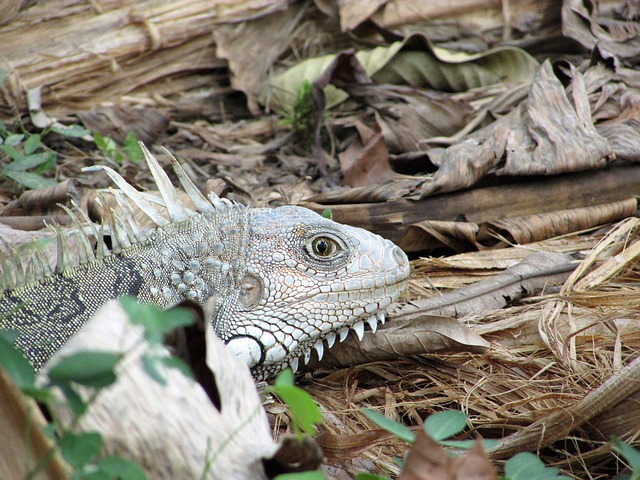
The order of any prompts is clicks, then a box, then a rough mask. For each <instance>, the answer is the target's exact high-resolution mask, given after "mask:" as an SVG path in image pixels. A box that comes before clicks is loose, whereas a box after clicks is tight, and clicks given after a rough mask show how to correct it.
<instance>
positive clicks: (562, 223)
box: [477, 198, 638, 248]
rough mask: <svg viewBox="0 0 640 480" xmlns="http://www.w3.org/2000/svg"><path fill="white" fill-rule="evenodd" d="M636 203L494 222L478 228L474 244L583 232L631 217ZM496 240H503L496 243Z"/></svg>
mask: <svg viewBox="0 0 640 480" xmlns="http://www.w3.org/2000/svg"><path fill="white" fill-rule="evenodd" d="M637 203H638V202H637V200H636V199H635V198H629V199H627V200H622V201H619V202H614V203H607V204H605V205H595V206H593V207H584V208H574V209H571V210H560V211H558V212H549V213H541V214H538V215H527V216H525V217H515V218H505V219H502V220H495V221H491V222H487V223H484V224H482V225H481V226H480V229H479V232H478V237H477V241H478V243H479V244H482V246H485V247H493V248H495V247H496V246H499V247H504V246H507V245H512V244H518V245H523V244H526V243H533V242H539V241H541V240H546V239H548V238H553V237H557V236H560V235H566V234H567V233H572V232H579V231H581V230H587V229H589V228H592V227H596V226H598V225H605V224H607V223H613V222H617V221H619V220H622V219H623V218H626V217H629V216H631V215H633V213H634V212H635V211H636V208H637ZM496 237H497V238H496ZM497 239H504V240H500V241H498V240H497Z"/></svg>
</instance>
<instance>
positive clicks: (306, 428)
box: [271, 384, 322, 436]
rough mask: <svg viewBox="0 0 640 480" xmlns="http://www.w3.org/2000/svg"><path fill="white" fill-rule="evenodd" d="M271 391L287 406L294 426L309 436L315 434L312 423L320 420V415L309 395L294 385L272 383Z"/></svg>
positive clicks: (317, 422) (314, 423)
mask: <svg viewBox="0 0 640 480" xmlns="http://www.w3.org/2000/svg"><path fill="white" fill-rule="evenodd" d="M271 391H272V392H273V393H274V395H276V396H277V397H278V398H279V399H280V400H282V401H283V402H284V403H285V404H286V405H287V407H288V408H289V414H290V415H291V420H292V421H293V424H294V427H298V428H300V429H301V430H302V431H303V432H304V433H306V434H307V435H309V436H313V435H315V429H314V425H316V424H319V423H320V422H322V415H321V414H320V409H319V408H318V405H317V404H316V402H314V401H313V398H311V395H309V394H308V393H307V392H305V391H304V390H302V389H301V388H299V387H296V386H295V385H282V384H281V385H274V386H273V387H271Z"/></svg>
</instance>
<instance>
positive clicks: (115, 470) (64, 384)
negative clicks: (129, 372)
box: [0, 298, 193, 480]
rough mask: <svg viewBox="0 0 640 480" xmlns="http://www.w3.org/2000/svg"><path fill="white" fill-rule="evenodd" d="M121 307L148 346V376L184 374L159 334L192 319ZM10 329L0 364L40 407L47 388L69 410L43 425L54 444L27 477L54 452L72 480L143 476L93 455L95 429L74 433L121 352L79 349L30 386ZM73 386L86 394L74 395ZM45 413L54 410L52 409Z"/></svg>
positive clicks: (4, 334)
mask: <svg viewBox="0 0 640 480" xmlns="http://www.w3.org/2000/svg"><path fill="white" fill-rule="evenodd" d="M121 304H122V307H123V309H124V310H125V311H126V312H127V313H128V314H129V318H130V319H131V322H132V323H134V324H136V325H141V326H142V327H143V329H144V338H145V340H147V342H148V343H149V344H150V345H151V349H150V350H149V352H148V353H147V354H145V356H144V357H143V360H142V361H143V365H144V367H145V369H146V371H147V372H148V373H149V375H150V376H151V378H153V379H154V380H155V381H157V382H159V383H161V384H164V383H165V382H166V380H165V379H164V377H163V376H162V375H161V374H160V371H159V368H158V366H159V365H163V366H166V367H169V368H178V369H179V370H180V371H182V372H184V373H187V374H190V370H189V368H188V367H187V366H186V365H185V364H184V363H183V362H182V361H181V360H179V359H177V358H174V357H172V356H167V355H166V353H164V354H161V353H160V345H161V343H162V337H163V335H164V334H165V333H168V332H169V331H171V330H172V329H174V328H176V327H179V326H185V325H189V324H190V323H192V322H193V318H192V317H191V314H190V313H189V312H187V311H186V310H182V309H174V310H171V311H162V310H160V309H158V308H156V307H153V306H151V305H142V304H139V303H138V302H137V301H136V300H135V299H132V298H125V299H122V300H121ZM16 337H17V334H16V332H11V331H0V365H1V368H2V369H3V370H4V371H5V373H6V374H7V375H8V376H9V377H10V378H11V379H12V380H13V382H14V383H15V384H16V385H17V386H18V387H19V388H20V389H21V390H22V392H23V393H24V394H25V395H28V396H30V397H32V398H34V399H36V400H37V401H38V402H40V403H42V404H44V405H45V406H48V407H51V406H52V405H53V402H54V394H53V389H54V388H57V389H59V390H60V391H61V392H62V394H63V395H64V399H65V401H66V403H67V405H68V406H69V409H70V410H71V412H72V414H73V420H72V422H71V425H69V427H67V428H63V427H62V426H61V423H60V422H59V421H57V419H56V418H55V416H54V418H53V420H52V423H50V424H49V425H47V426H46V427H45V433H46V434H48V435H49V436H50V437H51V438H52V439H53V441H54V446H53V447H52V448H51V450H50V451H49V452H48V453H47V455H45V456H44V457H43V459H42V460H41V461H40V462H39V463H38V464H36V465H32V466H31V469H30V471H29V474H28V478H33V477H34V476H36V475H37V473H38V472H40V471H41V470H42V469H44V468H45V467H46V465H47V462H48V461H50V459H51V457H52V456H53V454H54V453H55V452H58V453H59V454H60V455H61V456H62V457H63V458H64V460H65V461H66V462H67V463H68V464H69V466H70V467H71V468H72V473H71V478H72V479H73V480H110V479H114V480H115V479H120V480H144V479H145V475H144V472H143V471H142V469H141V468H140V467H138V466H137V465H136V464H135V463H133V462H131V461H129V460H126V459H123V458H120V457H114V456H109V457H106V458H102V459H99V457H98V455H99V453H100V450H101V448H102V443H103V440H102V437H101V435H100V434H99V433H97V432H80V433H78V432H75V427H76V426H77V424H78V421H79V420H80V418H81V417H82V415H83V414H84V413H85V412H86V411H87V408H88V407H89V406H90V404H91V402H92V401H93V400H94V399H95V398H96V396H97V395H98V393H99V392H100V391H101V390H102V389H104V388H106V387H108V386H109V385H111V384H113V383H114V382H115V381H116V370H115V369H116V366H117V364H118V362H119V361H120V360H121V359H122V358H123V355H122V354H121V353H117V352H104V351H96V352H92V351H80V352H77V353H74V354H72V355H69V356H67V357H64V358H63V359H61V360H60V361H58V362H57V363H56V364H55V365H54V366H53V367H52V368H51V369H50V370H49V373H48V381H47V383H46V384H45V385H39V386H38V385H36V377H35V373H34V371H33V368H32V367H31V365H30V364H29V362H28V361H27V360H26V359H25V358H24V356H23V355H22V353H21V352H20V351H18V350H17V349H16V348H15V346H14V341H15V339H16ZM79 387H82V388H83V389H84V391H85V392H86V391H87V389H89V392H90V393H89V395H88V397H87V396H86V395H85V396H83V395H81V394H80V390H79ZM49 411H51V412H54V410H53V409H52V408H49Z"/></svg>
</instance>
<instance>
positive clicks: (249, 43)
mask: <svg viewBox="0 0 640 480" xmlns="http://www.w3.org/2000/svg"><path fill="white" fill-rule="evenodd" d="M273 7H275V8H272V9H270V10H268V11H267V12H264V13H268V15H264V14H263V15H261V16H259V17H257V18H252V19H251V20H249V21H245V22H242V23H237V24H227V25H220V26H218V27H217V28H215V29H214V30H213V32H212V33H213V38H214V39H215V41H216V55H217V56H218V58H225V59H227V61H228V62H229V69H230V70H231V72H232V73H233V76H232V78H231V85H232V86H233V88H235V89H237V90H240V91H242V92H244V93H245V94H246V95H247V102H248V106H249V110H250V111H251V113H253V114H254V115H257V114H258V113H259V111H260V108H259V107H258V100H257V99H258V96H259V95H260V92H261V90H262V85H263V83H264V79H265V78H266V76H267V72H268V71H269V70H270V69H271V67H272V64H273V62H274V61H275V60H276V59H277V58H278V57H279V56H280V54H281V53H282V52H283V51H284V50H285V49H287V48H288V47H289V43H290V41H291V34H292V32H293V31H294V29H295V28H296V26H297V25H298V23H299V22H300V18H301V17H302V14H303V12H304V10H305V3H304V2H298V3H288V4H287V3H286V2H285V3H280V4H278V3H276V4H274V5H273ZM267 38H268V41H265V39H267Z"/></svg>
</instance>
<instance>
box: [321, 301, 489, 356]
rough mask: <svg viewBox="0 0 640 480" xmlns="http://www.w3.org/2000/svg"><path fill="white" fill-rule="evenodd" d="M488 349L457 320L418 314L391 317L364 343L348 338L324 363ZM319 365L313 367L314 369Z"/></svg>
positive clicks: (328, 353)
mask: <svg viewBox="0 0 640 480" xmlns="http://www.w3.org/2000/svg"><path fill="white" fill-rule="evenodd" d="M488 347H489V342H487V341H486V340H484V339H483V338H482V337H480V336H479V335H477V334H475V333H474V332H473V330H472V329H471V328H469V326H467V325H465V324H464V323H462V322H460V321H458V320H456V319H454V318H450V317H445V316H437V315H429V314H417V313H416V314H415V315H412V316H411V318H408V316H407V317H405V318H404V319H402V320H397V321H396V320H394V317H393V316H391V317H390V318H389V321H388V322H387V323H386V324H385V325H382V326H380V327H379V328H378V331H377V332H376V333H375V334H374V333H373V332H371V331H366V332H365V333H364V337H363V339H362V340H361V341H359V340H358V339H357V338H356V337H355V335H350V336H348V337H347V339H346V340H345V341H344V342H342V343H339V344H337V345H335V346H334V347H333V348H331V349H329V350H328V351H326V352H325V353H324V356H323V358H322V362H321V363H322V365H331V366H350V365H359V364H362V363H366V362H373V361H388V360H395V359H397V358H398V357H403V356H404V357H410V356H413V355H421V354H424V353H434V352H441V351H472V352H483V351H484V350H486V349H487V348H488ZM316 366H318V364H316V363H312V364H311V368H314V367H316Z"/></svg>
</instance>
